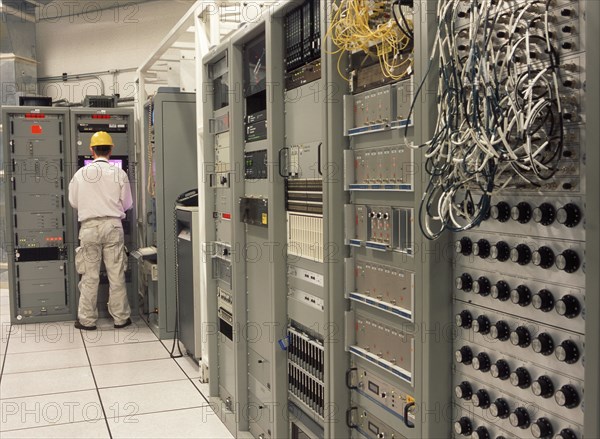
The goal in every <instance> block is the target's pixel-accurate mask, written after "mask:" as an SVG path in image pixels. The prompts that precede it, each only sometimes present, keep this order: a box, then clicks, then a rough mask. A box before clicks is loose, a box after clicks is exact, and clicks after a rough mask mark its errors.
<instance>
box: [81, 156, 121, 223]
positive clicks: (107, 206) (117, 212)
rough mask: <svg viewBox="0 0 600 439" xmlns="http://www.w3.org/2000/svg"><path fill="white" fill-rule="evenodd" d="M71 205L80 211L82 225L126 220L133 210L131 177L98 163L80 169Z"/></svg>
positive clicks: (112, 167)
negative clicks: (100, 220) (92, 221)
mask: <svg viewBox="0 0 600 439" xmlns="http://www.w3.org/2000/svg"><path fill="white" fill-rule="evenodd" d="M69 203H71V206H73V208H75V209H77V215H78V218H79V221H85V220H88V219H92V218H102V217H113V218H121V219H123V218H125V212H126V211H127V210H129V209H131V207H132V206H133V199H132V197H131V187H130V185H129V178H128V177H127V173H126V172H125V171H123V170H122V169H120V168H118V167H116V166H113V165H110V164H109V163H108V161H107V160H106V159H102V158H100V159H96V160H94V162H93V163H90V164H89V165H87V166H84V167H83V168H81V169H79V170H78V171H77V172H76V173H75V175H74V176H73V179H72V180H71V183H69Z"/></svg>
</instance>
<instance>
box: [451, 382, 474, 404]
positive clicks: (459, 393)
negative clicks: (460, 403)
mask: <svg viewBox="0 0 600 439" xmlns="http://www.w3.org/2000/svg"><path fill="white" fill-rule="evenodd" d="M454 394H455V395H456V397H457V398H460V399H466V400H469V399H471V396H473V389H472V388H471V384H470V383H469V382H468V381H463V382H462V383H460V384H459V385H458V386H456V387H455V388H454Z"/></svg>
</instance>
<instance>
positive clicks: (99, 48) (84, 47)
mask: <svg viewBox="0 0 600 439" xmlns="http://www.w3.org/2000/svg"><path fill="white" fill-rule="evenodd" d="M117 3H118V4H120V7H119V8H111V9H104V10H102V9H103V8H106V7H107V6H111V5H115V4H117ZM193 3H194V2H193V1H192V0H156V1H149V2H144V3H131V2H128V1H125V0H120V1H117V0H111V1H106V0H98V1H90V0H87V1H81V0H80V1H78V2H74V1H67V0H60V1H55V2H53V3H51V4H50V5H48V6H46V7H44V8H40V9H39V11H38V16H39V22H38V24H37V29H36V30H37V38H36V39H37V58H38V62H39V65H38V77H39V78H44V77H52V76H57V75H58V76H60V75H62V74H63V73H67V74H68V75H69V76H71V75H77V74H85V73H93V72H108V71H117V73H105V74H102V75H99V76H100V78H101V79H102V81H103V82H104V84H105V93H106V94H109V95H110V94H113V93H119V94H121V97H133V96H134V95H135V71H134V69H137V68H138V67H139V66H140V64H142V62H143V61H145V60H146V58H147V57H148V56H149V55H150V53H152V52H153V51H154V50H155V49H156V48H157V46H158V44H159V43H160V41H161V40H162V39H163V38H164V37H165V35H166V34H167V33H168V32H169V30H171V28H172V27H173V26H174V25H175V24H176V23H177V22H178V21H179V19H180V18H181V17H182V16H183V15H184V14H185V12H186V11H187V10H188V9H189V8H190V7H191V6H192V5H193ZM73 12H75V13H76V14H72V13H73ZM69 13H71V14H69ZM121 70H129V71H125V72H119V71H121ZM39 92H40V94H43V95H47V96H52V97H53V98H54V99H67V100H68V101H70V102H80V101H81V100H82V99H83V97H84V96H85V95H86V94H91V95H93V94H100V92H101V89H100V85H99V80H98V79H80V80H76V81H68V82H62V81H50V82H48V81H40V82H39Z"/></svg>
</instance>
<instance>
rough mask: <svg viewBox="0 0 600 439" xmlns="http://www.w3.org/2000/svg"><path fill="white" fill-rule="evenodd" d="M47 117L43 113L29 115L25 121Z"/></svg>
mask: <svg viewBox="0 0 600 439" xmlns="http://www.w3.org/2000/svg"><path fill="white" fill-rule="evenodd" d="M45 118H46V115H45V114H42V113H27V114H26V115H25V119H45Z"/></svg>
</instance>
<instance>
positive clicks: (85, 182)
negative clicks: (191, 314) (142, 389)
mask: <svg viewBox="0 0 600 439" xmlns="http://www.w3.org/2000/svg"><path fill="white" fill-rule="evenodd" d="M113 146H114V144H113V140H112V138H111V137H110V135H109V134H108V133H106V132H104V131H99V132H97V133H95V134H94V135H93V136H92V139H91V141H90V151H91V152H92V156H93V157H94V162H93V163H90V164H89V165H88V166H85V167H83V168H81V169H79V170H78V171H77V173H76V174H75V176H74V177H73V179H72V180H71V183H70V184H69V202H70V203H71V206H73V208H74V209H77V213H78V218H79V222H80V223H81V227H80V229H79V241H80V243H81V244H80V247H78V248H77V249H76V251H75V252H76V253H75V266H76V269H77V272H78V273H79V274H81V280H80V282H79V292H80V297H79V308H78V311H77V317H78V318H77V321H76V322H75V327H76V328H77V329H84V330H87V331H93V330H95V329H96V320H98V308H97V300H98V284H99V282H100V264H101V262H102V260H104V266H105V267H106V273H107V275H108V281H109V283H110V288H109V300H108V311H109V312H110V315H111V316H112V317H113V319H114V326H115V328H124V327H126V326H129V325H131V318H130V317H131V308H130V307H129V301H128V298H127V290H126V287H125V270H126V269H127V256H126V254H125V243H124V233H123V225H122V224H121V220H122V219H123V218H125V212H126V211H127V210H129V209H131V207H132V205H133V200H132V197H131V188H130V186H129V179H128V178H127V173H125V171H123V170H122V169H120V168H119V167H117V166H114V165H111V164H110V163H109V161H108V159H109V158H110V155H111V153H112V148H113Z"/></svg>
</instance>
